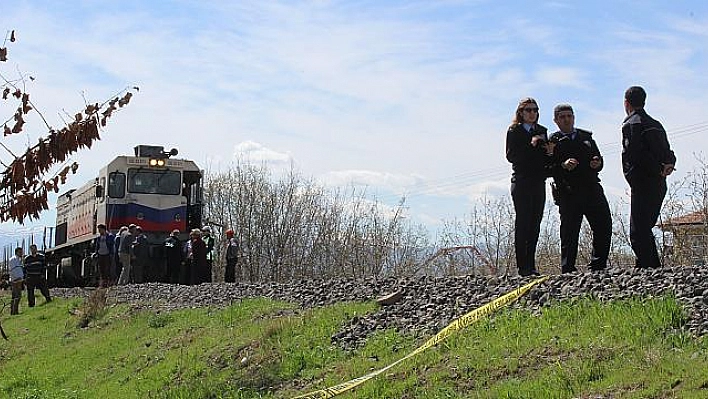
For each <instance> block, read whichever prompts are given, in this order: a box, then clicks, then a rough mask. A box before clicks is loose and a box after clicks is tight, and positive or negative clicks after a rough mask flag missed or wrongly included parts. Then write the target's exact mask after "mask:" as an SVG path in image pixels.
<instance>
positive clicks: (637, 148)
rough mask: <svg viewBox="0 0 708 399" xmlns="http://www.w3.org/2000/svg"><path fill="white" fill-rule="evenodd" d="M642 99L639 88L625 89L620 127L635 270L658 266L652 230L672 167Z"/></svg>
mask: <svg viewBox="0 0 708 399" xmlns="http://www.w3.org/2000/svg"><path fill="white" fill-rule="evenodd" d="M646 98H647V93H646V92H645V91H644V89H643V88H641V87H639V86H632V87H630V88H629V89H627V91H626V92H625V93H624V110H625V112H626V113H627V117H626V118H625V119H624V123H623V124H622V170H623V172H624V177H625V179H626V180H627V183H629V187H630V188H631V191H632V194H631V205H630V216H629V240H630V243H631V244H632V250H633V251H634V254H635V256H636V257H637V260H636V263H635V265H636V267H637V268H650V267H660V266H661V261H660V260H659V255H658V253H657V250H656V241H655V239H654V233H653V232H652V228H653V227H654V225H656V221H657V219H658V218H659V212H660V211H661V203H662V202H663V201H664V196H666V177H667V176H668V175H670V174H671V173H672V172H673V171H674V165H675V164H676V155H674V152H673V151H671V147H670V146H669V140H668V138H667V137H666V130H664V127H663V126H662V125H661V123H659V121H657V120H655V119H654V118H652V117H651V116H649V115H648V114H647V113H646V111H644V103H645V102H646Z"/></svg>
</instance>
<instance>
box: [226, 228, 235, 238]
mask: <svg viewBox="0 0 708 399" xmlns="http://www.w3.org/2000/svg"><path fill="white" fill-rule="evenodd" d="M226 235H227V236H232V235H234V231H233V230H231V229H228V230H226Z"/></svg>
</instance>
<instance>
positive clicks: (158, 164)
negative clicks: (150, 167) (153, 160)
mask: <svg viewBox="0 0 708 399" xmlns="http://www.w3.org/2000/svg"><path fill="white" fill-rule="evenodd" d="M157 166H165V160H164V159H158V160H157Z"/></svg>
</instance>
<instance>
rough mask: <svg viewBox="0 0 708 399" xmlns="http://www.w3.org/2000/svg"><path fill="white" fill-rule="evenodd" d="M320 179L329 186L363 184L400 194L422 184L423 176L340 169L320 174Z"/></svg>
mask: <svg viewBox="0 0 708 399" xmlns="http://www.w3.org/2000/svg"><path fill="white" fill-rule="evenodd" d="M320 180H321V181H323V182H324V183H326V184H328V185H331V186H338V187H343V186H350V185H355V186H364V187H373V188H383V189H386V190H389V191H391V192H394V193H397V194H400V193H403V192H405V191H406V190H408V189H410V188H412V187H415V186H416V185H419V184H422V182H423V178H422V177H421V176H416V175H402V174H395V173H387V172H376V171H371V170H342V171H334V172H328V173H325V174H323V175H321V176H320Z"/></svg>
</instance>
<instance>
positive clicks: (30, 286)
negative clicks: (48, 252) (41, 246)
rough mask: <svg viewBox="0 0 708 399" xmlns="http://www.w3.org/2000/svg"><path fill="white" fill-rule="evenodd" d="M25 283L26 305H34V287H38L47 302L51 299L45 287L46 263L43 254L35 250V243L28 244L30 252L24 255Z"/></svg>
mask: <svg viewBox="0 0 708 399" xmlns="http://www.w3.org/2000/svg"><path fill="white" fill-rule="evenodd" d="M24 264H25V285H26V286H27V305H28V306H29V307H31V308H32V307H34V289H35V288H39V291H40V292H41V293H42V295H43V296H44V299H45V300H46V301H47V302H51V301H52V297H51V295H49V288H47V277H46V271H47V263H46V261H45V259H44V255H42V254H40V253H39V252H37V246H36V245H35V244H32V245H30V254H29V255H27V256H26V257H25V261H24Z"/></svg>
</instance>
